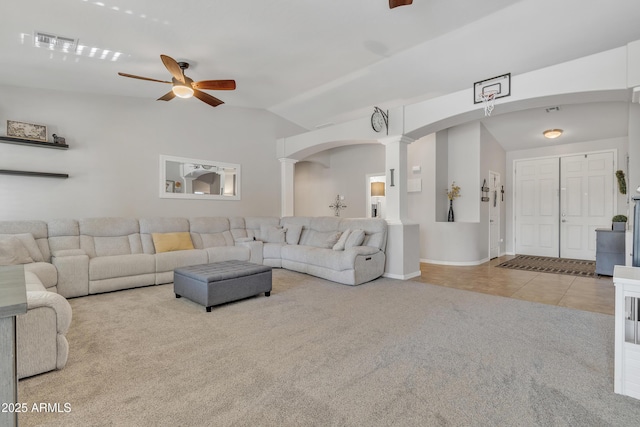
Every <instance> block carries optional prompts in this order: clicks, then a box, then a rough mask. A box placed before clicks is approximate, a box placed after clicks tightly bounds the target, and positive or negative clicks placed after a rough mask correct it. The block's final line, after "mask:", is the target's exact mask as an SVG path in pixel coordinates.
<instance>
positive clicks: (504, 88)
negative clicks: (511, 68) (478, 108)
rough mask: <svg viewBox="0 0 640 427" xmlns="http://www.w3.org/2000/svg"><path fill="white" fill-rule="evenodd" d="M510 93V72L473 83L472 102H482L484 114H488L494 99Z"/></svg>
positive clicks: (491, 109)
mask: <svg viewBox="0 0 640 427" xmlns="http://www.w3.org/2000/svg"><path fill="white" fill-rule="evenodd" d="M510 95H511V73H507V74H503V75H501V76H497V77H492V78H490V79H486V80H480V81H479V82H475V83H474V84H473V103H474V104H479V103H481V102H482V103H483V104H484V115H485V116H490V115H491V112H492V111H493V107H494V101H495V100H496V99H498V98H504V97H505V96H510Z"/></svg>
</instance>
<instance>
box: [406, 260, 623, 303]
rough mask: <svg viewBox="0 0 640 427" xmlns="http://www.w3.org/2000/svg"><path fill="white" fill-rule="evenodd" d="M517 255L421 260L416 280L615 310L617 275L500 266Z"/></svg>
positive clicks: (510, 296) (526, 298)
mask: <svg viewBox="0 0 640 427" xmlns="http://www.w3.org/2000/svg"><path fill="white" fill-rule="evenodd" d="M511 258H513V256H508V255H505V256H502V257H499V258H496V259H493V260H491V261H489V262H486V263H484V264H481V265H477V266H469V267H466V266H465V267H456V266H447V265H437V264H425V263H421V264H420V269H421V271H422V275H421V276H420V277H416V278H415V279H413V280H417V281H421V282H425V283H431V284H434V285H440V286H447V287H450V288H458V289H465V290H468V291H474V292H482V293H485V294H491V295H500V296H504V297H509V298H518V299H522V300H527V301H533V302H539V303H543V304H551V305H559V306H563V307H569V308H574V309H578V310H585V311H593V312H597V313H605V314H611V315H613V314H614V295H615V290H614V286H613V279H612V278H611V277H606V276H600V277H598V278H589V277H579V276H569V275H564V274H550V273H536V272H532V271H520V270H511V269H507V268H501V267H496V266H497V265H498V264H500V263H502V262H504V261H506V260H508V259H511Z"/></svg>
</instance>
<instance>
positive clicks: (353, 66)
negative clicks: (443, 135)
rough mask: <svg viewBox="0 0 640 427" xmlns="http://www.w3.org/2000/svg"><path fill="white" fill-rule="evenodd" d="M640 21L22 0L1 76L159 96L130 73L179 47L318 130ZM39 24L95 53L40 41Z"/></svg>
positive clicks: (526, 3)
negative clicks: (42, 44) (37, 37)
mask: <svg viewBox="0 0 640 427" xmlns="http://www.w3.org/2000/svg"><path fill="white" fill-rule="evenodd" d="M639 18H640V2H639V1H637V0H608V1H604V0H596V1H591V2H588V3H585V2H584V0H563V1H557V0H519V1H513V0H483V1H477V0H414V2H413V5H411V6H402V7H398V8H395V9H393V10H390V9H389V7H388V2H387V0H323V1H310V0H306V1H305V0H268V1H265V0H235V1H211V0H182V1H159V0H102V1H93V0H57V1H55V2H54V1H50V0H20V1H12V2H4V4H3V5H2V7H1V10H0V52H1V53H2V54H1V55H0V81H1V82H2V83H3V84H8V85H15V86H28V87H36V88H49V89H58V90H69V91H78V92H85V93H95V94H110V95H126V96H134V97H142V98H147V99H149V102H156V101H155V99H156V98H158V97H159V96H161V95H163V94H164V93H165V92H166V91H167V87H166V86H163V85H162V84H160V83H154V82H147V81H142V80H134V79H127V78H124V77H120V76H118V74H117V73H118V72H126V73H130V74H135V75H140V76H146V77H150V78H154V79H160V80H167V79H168V78H169V74H168V72H167V70H166V69H165V67H164V66H163V64H162V62H161V61H160V57H159V56H160V54H166V55H169V56H172V57H173V58H175V59H177V60H184V61H187V62H189V63H190V64H191V67H190V69H189V71H188V72H187V74H188V75H189V76H190V77H192V78H193V79H194V80H205V79H235V80H236V82H237V90H235V91H233V92H210V93H211V94H212V95H214V96H217V97H219V98H220V99H222V100H224V101H225V102H226V104H227V105H231V106H239V107H251V108H262V109H267V110H270V111H272V112H274V113H276V114H278V115H280V116H282V117H284V118H285V119H287V120H290V121H292V122H294V123H296V124H298V125H300V126H302V127H304V128H306V129H314V128H315V127H316V126H318V125H323V124H326V123H339V122H342V121H345V120H349V119H352V118H355V117H361V116H363V115H365V114H367V113H368V112H369V111H371V108H372V106H373V105H380V106H383V107H387V108H389V107H394V106H397V105H402V104H409V103H412V102H416V101H419V100H424V99H429V98H433V97H436V96H440V95H443V94H447V93H450V92H455V91H458V90H462V89H466V88H471V87H472V85H473V83H474V82H475V81H479V80H483V79H486V78H490V77H493V76H496V75H500V74H504V73H507V72H510V73H512V74H514V75H517V74H520V73H524V72H528V71H532V70H535V69H539V68H543V67H546V66H549V65H553V64H557V63H560V62H564V61H568V60H572V59H575V58H579V57H583V56H586V55H589V54H593V53H598V52H601V51H604V50H608V49H612V48H615V47H619V46H624V45H626V44H627V43H628V42H630V41H634V40H639V39H640V25H638V19H639ZM35 31H40V32H44V33H48V34H52V35H57V36H62V37H69V38H75V39H78V40H79V42H78V44H79V46H80V47H81V49H80V50H74V51H70V52H60V51H51V50H49V49H48V48H47V47H40V48H37V47H34V32H35ZM513 90H517V88H514V89H513ZM175 102H177V101H173V103H172V104H168V105H170V107H169V108H179V105H174V103H175ZM202 108H211V107H208V106H207V105H205V104H203V106H202ZM218 108H224V106H223V107H218ZM601 108H602V107H601ZM604 108H606V106H605V107H604ZM211 110H212V112H211V113H212V114H214V113H215V110H214V109H211ZM582 114H586V112H582ZM597 115H598V116H602V114H600V113H597ZM515 119H516V117H514V118H513V120H515ZM511 125H513V123H511ZM487 126H488V127H490V126H491V125H490V124H488V125H487ZM612 126H618V124H617V122H616V123H614V124H612ZM492 132H496V133H498V134H499V133H500V132H501V130H500V129H498V125H497V124H496V125H494V130H493V131H492ZM509 132H512V130H509ZM497 138H498V139H499V140H500V137H498V136H497Z"/></svg>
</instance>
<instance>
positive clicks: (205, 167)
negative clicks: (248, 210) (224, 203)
mask: <svg viewBox="0 0 640 427" xmlns="http://www.w3.org/2000/svg"><path fill="white" fill-rule="evenodd" d="M160 197H162V198H167V199H213V200H240V165H238V164H235V163H223V162H218V161H213V160H201V159H189V158H186V157H175V156H166V155H162V154H161V155H160Z"/></svg>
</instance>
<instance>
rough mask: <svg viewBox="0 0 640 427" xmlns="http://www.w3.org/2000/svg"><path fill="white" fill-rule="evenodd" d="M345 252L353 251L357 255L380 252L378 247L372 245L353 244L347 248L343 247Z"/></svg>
mask: <svg viewBox="0 0 640 427" xmlns="http://www.w3.org/2000/svg"><path fill="white" fill-rule="evenodd" d="M345 252H353V253H354V254H355V255H356V256H357V255H373V254H377V253H378V252H380V248H376V247H373V246H353V247H351V248H349V249H345Z"/></svg>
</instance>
